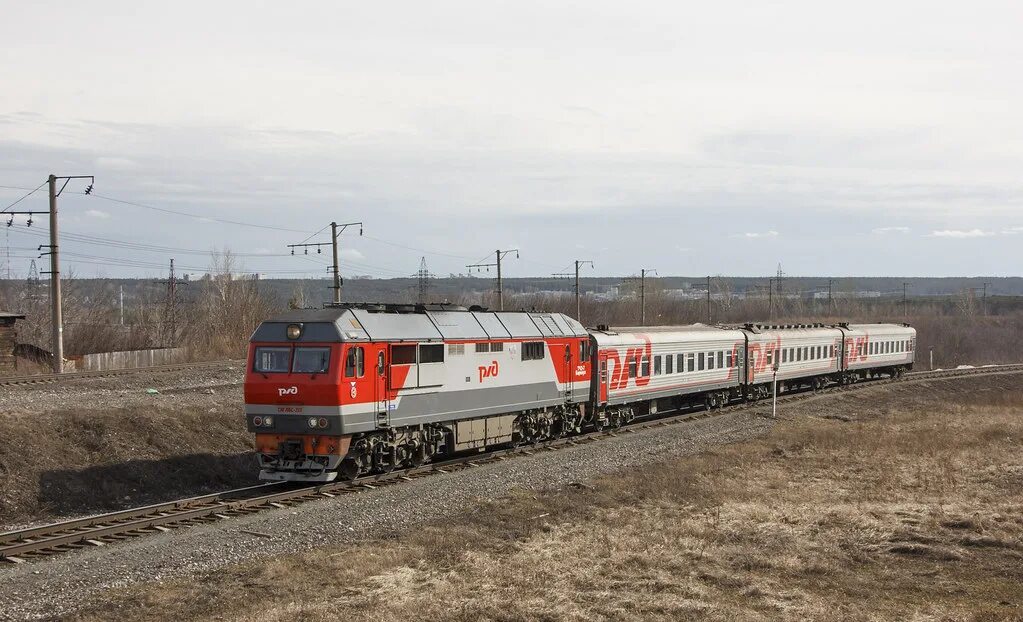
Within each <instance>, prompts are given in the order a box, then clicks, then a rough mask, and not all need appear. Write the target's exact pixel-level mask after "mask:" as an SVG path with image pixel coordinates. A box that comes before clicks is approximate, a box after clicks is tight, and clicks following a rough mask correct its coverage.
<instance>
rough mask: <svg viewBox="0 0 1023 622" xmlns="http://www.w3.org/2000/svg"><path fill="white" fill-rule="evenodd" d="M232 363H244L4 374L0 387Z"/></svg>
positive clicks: (211, 362)
mask: <svg viewBox="0 0 1023 622" xmlns="http://www.w3.org/2000/svg"><path fill="white" fill-rule="evenodd" d="M231 363H234V364H237V365H243V364H244V362H243V361H234V360H225V361H204V362H200V363H171V364H169V365H152V366H149V367H133V368H131V369H110V370H104V371H75V372H68V373H65V374H35V375H32V376H4V377H0V387H4V386H18V385H29V384H55V383H58V382H68V381H71V380H79V379H83V378H110V377H113V376H128V375H131V374H141V373H165V372H174V371H183V370H187V369H201V368H204V367H219V366H223V365H229V364H231Z"/></svg>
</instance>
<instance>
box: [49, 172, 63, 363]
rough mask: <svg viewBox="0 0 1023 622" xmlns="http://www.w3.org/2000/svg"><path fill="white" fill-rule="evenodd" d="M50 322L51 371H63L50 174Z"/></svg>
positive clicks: (53, 194)
mask: <svg viewBox="0 0 1023 622" xmlns="http://www.w3.org/2000/svg"><path fill="white" fill-rule="evenodd" d="M49 184H50V324H51V325H52V331H53V333H52V338H51V341H52V344H51V349H52V350H53V373H55V374H62V373H64V316H63V310H62V308H61V293H60V255H59V249H58V248H57V177H56V176H55V175H50V178H49Z"/></svg>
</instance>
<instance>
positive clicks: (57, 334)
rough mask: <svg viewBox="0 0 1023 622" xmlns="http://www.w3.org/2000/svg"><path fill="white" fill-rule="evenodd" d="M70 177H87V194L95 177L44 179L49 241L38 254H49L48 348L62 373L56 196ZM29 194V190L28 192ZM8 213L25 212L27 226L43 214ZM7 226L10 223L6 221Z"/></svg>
mask: <svg viewBox="0 0 1023 622" xmlns="http://www.w3.org/2000/svg"><path fill="white" fill-rule="evenodd" d="M58 179H62V180H64V182H63V185H62V186H60V189H59V190H58V189H57V180H58ZM72 179H88V180H89V185H88V187H86V188H85V193H86V194H89V193H91V192H92V186H93V184H94V183H95V181H96V179H95V177H93V176H92V175H71V176H60V177H58V176H56V175H50V176H49V177H47V179H46V183H47V184H48V185H49V193H50V209H49V212H48V213H49V216H50V243H48V245H40V246H39V250H40V251H42V250H43V249H48V251H47V252H46V253H43V254H42V255H40V257H43V256H45V255H49V256H50V269H49V270H47V271H44V272H43V274H49V275H50V324H51V337H50V341H51V346H50V349H51V350H52V351H53V353H52V354H53V373H63V311H62V308H61V297H60V254H59V248H58V245H57V196H60V193H61V192H63V189H64V188H66V187H68V183H69V182H70V181H71V180H72ZM30 194H31V192H30ZM4 214H9V215H10V216H11V218H13V216H14V215H15V214H27V215H28V216H29V226H30V227H31V226H32V216H33V215H34V214H44V212H4ZM7 224H8V226H9V225H10V223H7Z"/></svg>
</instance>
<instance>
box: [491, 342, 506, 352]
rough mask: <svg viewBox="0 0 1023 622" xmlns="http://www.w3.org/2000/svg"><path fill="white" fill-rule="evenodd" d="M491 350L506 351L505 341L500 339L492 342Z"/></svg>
mask: <svg viewBox="0 0 1023 622" xmlns="http://www.w3.org/2000/svg"><path fill="white" fill-rule="evenodd" d="M490 351H491V352H504V342H503V341H498V342H496V343H492V344H490Z"/></svg>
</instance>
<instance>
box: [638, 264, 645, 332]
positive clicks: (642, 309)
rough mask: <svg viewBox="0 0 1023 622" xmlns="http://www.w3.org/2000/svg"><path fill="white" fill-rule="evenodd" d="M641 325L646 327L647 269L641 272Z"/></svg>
mask: <svg viewBox="0 0 1023 622" xmlns="http://www.w3.org/2000/svg"><path fill="white" fill-rule="evenodd" d="M639 325H640V326H646V268H644V269H642V270H640V271H639Z"/></svg>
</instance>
